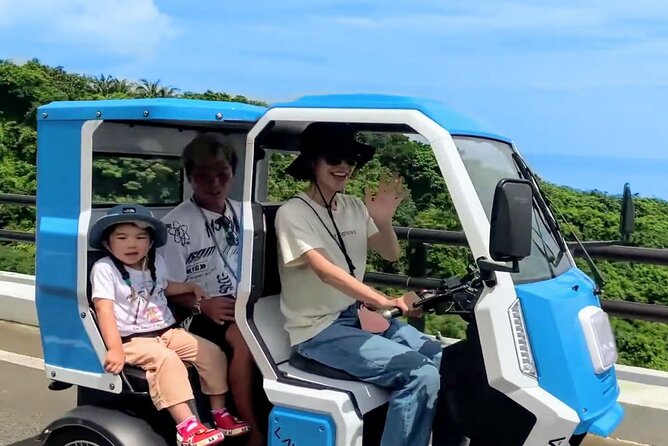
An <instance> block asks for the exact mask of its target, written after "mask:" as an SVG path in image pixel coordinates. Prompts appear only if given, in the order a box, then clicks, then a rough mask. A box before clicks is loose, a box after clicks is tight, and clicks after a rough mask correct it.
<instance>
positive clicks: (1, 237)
mask: <svg viewBox="0 0 668 446" xmlns="http://www.w3.org/2000/svg"><path fill="white" fill-rule="evenodd" d="M0 204H14V205H25V206H35V205H36V204H37V201H36V198H35V197H34V196H30V195H18V194H0ZM394 229H395V231H396V233H397V237H398V238H399V239H400V240H408V241H412V242H424V243H435V244H444V245H454V246H468V244H467V241H466V236H465V235H464V233H463V232H459V231H444V230H438V229H421V228H408V227H403V226H395V228H394ZM0 241H9V242H24V243H34V242H35V234H33V233H29V232H21V231H9V230H5V229H0ZM568 247H569V249H570V250H571V252H572V253H573V255H575V256H584V252H583V251H582V249H581V248H580V247H579V245H578V244H577V243H573V242H569V243H568ZM585 249H586V250H587V252H588V253H589V255H590V256H591V257H592V258H597V259H601V260H610V261H621V262H640V263H648V264H655V265H668V249H656V248H644V247H636V246H618V245H607V244H605V243H604V244H596V243H594V244H589V245H588V246H587V244H586V243H585ZM364 281H365V282H367V283H370V284H375V285H386V286H394V287H401V288H405V289H412V290H416V289H423V288H435V287H437V286H439V285H440V284H441V280H440V279H435V278H427V277H409V276H404V275H400V274H390V273H373V272H372V273H367V274H366V275H365V276H364ZM601 306H602V307H603V309H604V310H605V311H606V312H607V313H608V314H610V315H611V316H617V317H622V318H627V319H642V320H646V321H651V322H664V323H668V306H666V305H658V304H643V303H639V302H629V301H623V300H601Z"/></svg>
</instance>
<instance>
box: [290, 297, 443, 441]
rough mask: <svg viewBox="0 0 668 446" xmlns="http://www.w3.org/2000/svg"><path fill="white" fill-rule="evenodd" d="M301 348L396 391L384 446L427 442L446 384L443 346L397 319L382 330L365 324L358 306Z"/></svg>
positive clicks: (392, 392)
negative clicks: (367, 328)
mask: <svg viewBox="0 0 668 446" xmlns="http://www.w3.org/2000/svg"><path fill="white" fill-rule="evenodd" d="M297 352H298V353H299V354H301V355H303V356H306V357H307V358H310V359H313V360H315V361H318V362H320V363H322V364H325V365H327V366H329V367H332V368H335V369H339V370H345V371H346V372H348V373H349V374H351V375H353V376H355V377H356V378H358V379H359V380H361V381H365V382H368V383H372V384H375V385H377V386H379V387H383V388H386V389H388V390H389V391H390V402H389V408H388V412H387V419H386V422H385V430H384V432H383V438H382V441H381V446H409V445H410V446H427V445H428V444H429V438H430V434H431V425H432V421H433V419H434V413H435V410H436V399H437V397H438V390H439V387H440V375H439V368H440V364H441V355H442V345H441V344H440V343H439V342H436V341H434V340H432V339H430V338H428V337H427V336H425V335H424V334H423V333H421V332H419V331H418V330H416V329H415V328H413V327H412V326H410V325H407V324H405V323H403V322H400V321H398V320H396V319H393V320H392V321H391V325H390V327H389V328H388V329H387V330H386V331H385V332H384V333H381V334H378V335H374V334H371V333H368V332H366V331H363V330H362V329H361V328H360V324H359V319H358V317H357V310H356V307H355V306H354V305H353V306H351V307H349V308H348V309H346V310H345V311H343V312H342V313H341V315H340V316H339V318H338V319H337V320H336V321H334V323H332V325H330V326H329V327H327V328H326V329H324V330H323V331H321V332H320V333H318V334H317V335H316V336H315V337H313V338H311V339H309V340H308V341H305V342H302V343H301V344H299V345H298V346H297Z"/></svg>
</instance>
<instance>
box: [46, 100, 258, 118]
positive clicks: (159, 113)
mask: <svg viewBox="0 0 668 446" xmlns="http://www.w3.org/2000/svg"><path fill="white" fill-rule="evenodd" d="M265 111H266V108H264V107H259V106H256V105H249V104H241V103H238V102H219V101H202V100H196V99H176V98H152V99H109V100H102V101H63V102H52V103H51V104H47V105H44V106H42V107H40V108H39V110H38V119H40V120H41V119H44V118H43V115H42V114H43V113H47V118H46V119H48V120H50V121H51V120H60V121H63V120H75V121H81V120H89V119H123V120H135V119H136V120H141V121H153V120H159V121H184V122H185V121H189V122H192V121H200V122H207V121H212V122H217V121H245V122H249V123H253V122H255V121H257V120H258V119H260V117H261V116H262V115H263V114H264V112H265ZM98 112H99V114H100V115H99V116H98ZM145 112H148V113H147V114H145ZM218 113H220V114H221V115H222V118H221V119H219V118H217V117H216V115H217V114H218Z"/></svg>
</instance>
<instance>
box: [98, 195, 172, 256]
mask: <svg viewBox="0 0 668 446" xmlns="http://www.w3.org/2000/svg"><path fill="white" fill-rule="evenodd" d="M120 223H133V224H135V225H137V226H139V227H140V228H144V229H145V228H148V227H150V228H153V232H154V234H155V235H154V237H155V239H154V240H153V244H154V246H155V247H156V248H159V247H160V246H162V245H164V244H165V243H166V242H167V228H166V227H165V224H164V223H163V222H161V221H160V220H158V219H157V218H155V217H154V216H153V214H151V211H149V210H148V209H147V208H145V207H144V206H142V205H140V204H119V205H117V206H114V207H113V208H111V209H109V210H108V211H107V215H105V216H104V217H102V218H100V219H99V220H98V221H96V222H95V224H94V225H93V227H92V228H90V232H89V233H88V244H89V245H90V247H91V248H93V249H104V245H102V241H103V240H102V237H103V236H104V232H105V231H106V230H107V229H108V228H109V227H111V226H113V225H117V224H120Z"/></svg>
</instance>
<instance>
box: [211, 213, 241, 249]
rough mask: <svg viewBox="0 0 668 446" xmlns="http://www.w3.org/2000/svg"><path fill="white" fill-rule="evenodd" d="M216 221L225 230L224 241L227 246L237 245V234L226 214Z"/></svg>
mask: <svg viewBox="0 0 668 446" xmlns="http://www.w3.org/2000/svg"><path fill="white" fill-rule="evenodd" d="M216 223H218V224H220V225H221V226H222V227H223V229H224V230H225V242H226V243H227V245H228V246H237V245H238V244H239V234H237V232H236V231H235V229H236V228H235V227H234V224H233V223H232V220H230V218H229V217H228V216H227V215H223V216H222V217H220V218H218V219H217V220H216Z"/></svg>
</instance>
